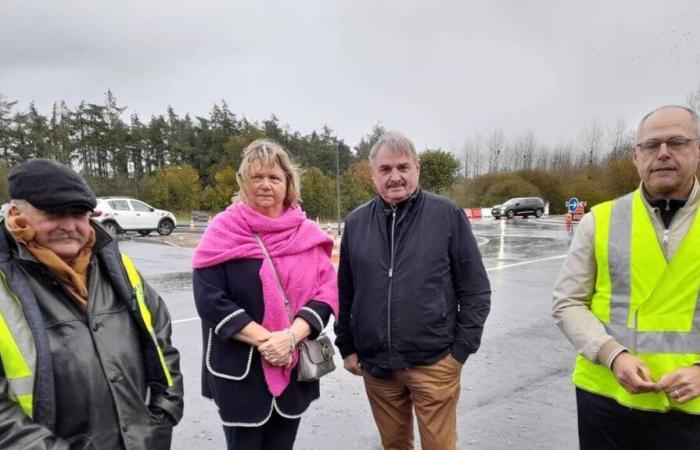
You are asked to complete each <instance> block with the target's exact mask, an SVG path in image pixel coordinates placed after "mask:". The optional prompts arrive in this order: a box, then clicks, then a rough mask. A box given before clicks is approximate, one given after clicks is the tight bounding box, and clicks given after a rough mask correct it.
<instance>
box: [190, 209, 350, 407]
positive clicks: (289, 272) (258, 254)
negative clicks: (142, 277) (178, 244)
mask: <svg viewBox="0 0 700 450" xmlns="http://www.w3.org/2000/svg"><path fill="white" fill-rule="evenodd" d="M253 233H257V234H258V235H259V236H260V237H261V239H262V241H263V242H264V243H265V247H267V250H268V252H269V253H270V256H271V258H272V260H273V262H274V265H275V268H276V269H277V274H278V276H279V279H280V282H281V283H282V288H283V289H284V292H285V293H286V295H287V298H288V299H289V303H290V309H291V311H292V316H295V315H296V313H297V312H298V311H299V310H300V309H301V308H302V307H303V306H304V305H306V304H307V303H308V302H309V301H310V300H316V301H319V302H323V303H326V304H327V305H329V306H330V307H331V309H332V310H333V314H334V315H335V316H336V317H337V316H338V287H337V282H336V275H335V271H334V270H333V266H332V264H331V262H330V255H331V252H332V250H333V241H332V240H331V239H330V238H329V237H328V236H327V235H326V234H325V233H323V231H321V229H320V228H319V227H318V225H316V223H314V222H312V221H310V220H307V219H306V214H305V213H304V211H302V210H301V208H300V207H299V206H298V205H293V206H291V207H289V208H287V209H285V210H284V212H283V213H282V215H281V216H280V217H277V218H274V219H273V218H270V217H267V216H264V215H262V214H259V213H257V212H256V211H255V210H253V209H252V208H251V207H250V206H248V205H246V204H245V203H234V204H233V205H231V206H229V207H228V208H226V210H225V211H223V212H221V213H219V214H217V215H216V217H214V219H213V220H212V222H211V224H209V226H208V227H207V230H206V232H205V233H204V235H203V236H202V239H201V241H200V242H199V245H198V246H197V249H196V250H195V253H194V257H193V258H192V267H193V268H195V269H201V268H205V267H211V266H215V265H217V264H221V263H224V262H226V261H229V260H232V259H241V258H259V259H262V260H263V262H262V265H261V266H260V272H259V274H260V281H261V282H262V291H263V302H264V304H265V313H264V316H263V321H262V326H263V327H265V328H266V329H268V330H270V331H278V330H283V329H285V328H287V327H289V326H290V321H289V315H288V314H287V310H286V308H285V306H284V299H283V297H282V294H281V293H280V291H279V288H278V287H277V282H276V280H275V275H274V272H273V269H272V268H271V267H270V265H269V263H268V262H267V260H266V259H265V256H264V254H263V252H262V249H261V248H260V246H259V245H258V243H257V241H256V240H255V237H254V235H253ZM297 360H298V351H297V350H295V352H294V355H293V359H292V367H293V366H294V365H296V363H297ZM262 364H263V372H264V374H265V381H266V382H267V387H268V390H269V391H270V393H272V395H274V396H278V395H280V394H281V393H282V392H283V391H284V390H285V389H286V387H287V386H288V385H289V378H290V374H291V368H290V369H284V368H282V367H275V366H272V365H271V364H269V363H268V362H267V361H266V360H265V359H262Z"/></svg>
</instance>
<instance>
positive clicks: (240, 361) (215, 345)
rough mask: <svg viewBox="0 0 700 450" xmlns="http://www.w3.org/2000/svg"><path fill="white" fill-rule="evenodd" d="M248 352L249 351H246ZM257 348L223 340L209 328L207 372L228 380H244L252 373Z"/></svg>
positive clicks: (206, 358) (206, 355) (230, 340)
mask: <svg viewBox="0 0 700 450" xmlns="http://www.w3.org/2000/svg"><path fill="white" fill-rule="evenodd" d="M246 350H247V351H246ZM253 351H255V347H253V346H252V345H247V344H243V343H239V342H237V341H234V340H232V339H227V340H223V339H221V338H220V337H218V336H217V335H216V334H214V330H213V329H212V328H209V338H208V339H207V351H206V354H205V355H204V358H205V363H206V366H207V371H208V372H209V373H210V374H212V375H213V376H215V377H219V378H225V379H227V380H233V381H239V380H243V379H244V378H245V377H247V376H248V374H249V373H250V365H251V363H252V361H253Z"/></svg>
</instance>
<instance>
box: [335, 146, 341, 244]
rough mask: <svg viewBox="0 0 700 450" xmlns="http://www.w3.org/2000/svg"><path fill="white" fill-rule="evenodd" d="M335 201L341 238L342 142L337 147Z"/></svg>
mask: <svg viewBox="0 0 700 450" xmlns="http://www.w3.org/2000/svg"><path fill="white" fill-rule="evenodd" d="M335 200H336V212H337V214H338V236H340V142H338V145H336V146H335Z"/></svg>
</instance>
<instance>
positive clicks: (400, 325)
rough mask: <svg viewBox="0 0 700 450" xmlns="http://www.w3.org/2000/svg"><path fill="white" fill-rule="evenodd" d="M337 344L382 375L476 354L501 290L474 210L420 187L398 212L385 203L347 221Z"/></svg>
mask: <svg viewBox="0 0 700 450" xmlns="http://www.w3.org/2000/svg"><path fill="white" fill-rule="evenodd" d="M338 283H339V288H340V317H339V320H338V321H337V323H336V327H335V332H336V335H337V339H336V345H337V346H338V348H339V349H340V353H341V355H342V356H343V357H346V356H348V355H350V354H353V353H357V354H358V356H359V359H360V362H361V364H362V366H363V368H365V370H368V371H369V372H370V373H373V374H375V375H377V376H383V375H386V374H388V373H389V372H390V371H391V370H396V369H400V368H405V367H410V366H412V365H420V364H431V363H433V362H435V361H437V360H439V359H440V358H442V357H443V356H445V355H446V354H447V353H448V352H451V353H452V355H453V356H454V357H455V358H456V359H457V360H459V361H461V362H464V361H465V360H466V359H467V357H468V356H469V355H470V354H471V353H474V352H476V350H477V349H478V348H479V343H480V341H481V334H482V331H483V326H484V322H485V320H486V316H487V315H488V313H489V308H490V296H491V290H490V286H489V281H488V277H487V275H486V271H485V269H484V266H483V263H482V260H481V254H480V252H479V248H478V246H477V243H476V239H475V238H474V235H473V234H472V231H471V227H470V226H469V222H468V221H467V219H466V216H465V215H464V212H463V211H462V210H461V209H460V208H458V207H457V206H456V205H455V204H453V203H452V202H450V201H449V200H447V199H445V198H443V197H440V196H437V195H434V194H431V193H428V192H423V191H421V190H420V189H418V190H417V191H416V193H414V194H413V195H412V196H411V197H410V198H409V199H408V200H406V201H405V202H403V203H402V204H400V205H398V206H397V207H396V208H391V207H390V206H389V205H388V204H386V203H385V202H384V201H383V200H382V199H381V198H380V197H376V198H374V199H373V200H371V201H369V202H368V203H365V204H364V205H362V206H360V207H359V208H357V209H356V210H355V211H353V212H352V213H351V214H350V215H349V216H348V218H347V220H346V221H345V231H344V232H343V238H342V241H341V244H340V266H339V269H338Z"/></svg>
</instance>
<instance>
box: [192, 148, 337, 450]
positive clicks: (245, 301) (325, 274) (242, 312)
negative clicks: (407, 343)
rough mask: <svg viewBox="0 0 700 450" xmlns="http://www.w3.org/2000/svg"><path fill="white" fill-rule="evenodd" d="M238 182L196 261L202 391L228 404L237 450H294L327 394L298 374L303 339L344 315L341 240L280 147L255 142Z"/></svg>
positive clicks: (231, 440)
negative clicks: (313, 210)
mask: <svg viewBox="0 0 700 450" xmlns="http://www.w3.org/2000/svg"><path fill="white" fill-rule="evenodd" d="M237 179H238V184H239V187H240V190H239V192H238V195H237V196H236V197H235V198H234V203H233V204H232V205H231V206H229V207H228V208H227V209H226V210H225V211H223V212H221V213H219V214H218V215H217V216H216V217H215V218H214V220H213V221H212V223H211V224H210V225H209V227H207V230H206V232H205V233H204V236H203V237H202V240H201V242H200V244H199V245H198V247H197V249H196V251H195V254H194V257H193V261H192V266H193V268H194V275H193V286H194V296H195V302H196V305H197V310H198V312H199V315H200V317H201V318H202V332H203V339H204V354H203V363H202V394H203V395H204V396H205V397H207V398H210V399H213V400H214V401H215V402H216V405H217V406H218V408H219V414H220V415H221V419H222V420H223V425H224V432H225V436H226V442H227V446H228V449H229V450H231V449H246V450H253V449H291V448H292V447H293V445H294V440H295V438H296V433H297V430H298V427H299V422H300V418H301V415H302V414H303V413H304V411H306V409H307V407H308V406H309V404H310V403H311V402H312V401H313V400H315V399H317V398H318V397H319V382H318V381H310V382H300V381H297V368H296V364H297V361H298V358H299V353H298V349H297V344H298V343H299V342H301V341H303V340H304V339H307V338H311V339H313V338H315V337H317V336H318V335H319V333H321V331H322V330H323V328H324V327H325V326H326V324H327V322H328V320H329V318H330V315H331V314H334V315H336V316H337V313H338V288H337V283H336V277H335V271H334V270H333V266H332V264H331V261H330V255H331V251H332V248H333V241H332V240H331V239H330V238H329V237H328V236H327V235H326V234H325V233H323V232H322V231H321V230H320V228H319V227H318V226H317V225H316V224H315V223H314V222H312V221H310V220H308V219H306V214H305V213H304V212H303V211H302V210H301V208H300V207H299V200H300V193H299V184H300V182H299V172H298V169H297V168H296V167H295V166H294V164H293V163H292V162H291V161H290V159H289V156H288V155H287V152H286V151H285V150H284V149H283V148H282V147H281V146H280V145H279V144H276V143H274V142H271V141H268V140H256V141H255V142H253V143H251V144H250V145H248V147H246V149H245V150H244V155H243V161H242V163H241V166H240V168H239V170H238V173H237ZM266 252H267V253H268V255H269V258H267V257H266V255H265V253H266ZM285 297H286V299H285Z"/></svg>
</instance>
